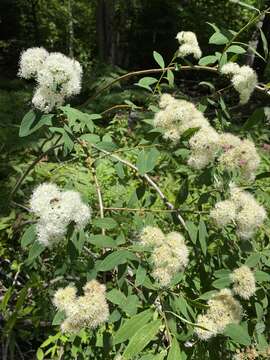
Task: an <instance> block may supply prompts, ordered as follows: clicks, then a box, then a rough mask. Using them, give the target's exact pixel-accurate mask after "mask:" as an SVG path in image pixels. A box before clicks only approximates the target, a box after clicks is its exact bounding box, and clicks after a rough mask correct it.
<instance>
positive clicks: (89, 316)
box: [53, 280, 109, 333]
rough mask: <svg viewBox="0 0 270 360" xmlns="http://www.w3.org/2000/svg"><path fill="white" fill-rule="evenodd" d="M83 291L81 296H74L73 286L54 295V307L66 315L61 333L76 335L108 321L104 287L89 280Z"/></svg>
mask: <svg viewBox="0 0 270 360" xmlns="http://www.w3.org/2000/svg"><path fill="white" fill-rule="evenodd" d="M83 289H84V295H82V296H76V288H74V287H73V286H68V287H66V288H64V289H59V290H57V291H56V293H55V295H54V298H53V303H54V305H55V306H56V307H57V309H58V310H61V311H64V312H65V314H66V319H65V320H64V321H63V323H62V324H61V329H62V331H63V332H68V333H76V332H78V331H80V330H81V329H83V328H85V327H86V328H91V329H94V328H96V327H97V326H99V325H100V324H102V323H104V322H105V321H107V320H108V317H109V307H108V304H107V301H106V295H105V292H106V288H105V286H104V285H102V284H100V283H99V282H98V281H96V280H91V281H89V282H87V283H86V285H85V286H84V288H83Z"/></svg>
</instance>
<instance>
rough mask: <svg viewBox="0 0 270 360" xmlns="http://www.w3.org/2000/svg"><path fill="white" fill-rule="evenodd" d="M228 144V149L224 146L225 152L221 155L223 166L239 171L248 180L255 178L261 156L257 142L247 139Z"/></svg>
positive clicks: (220, 160) (220, 161)
mask: <svg viewBox="0 0 270 360" xmlns="http://www.w3.org/2000/svg"><path fill="white" fill-rule="evenodd" d="M231 140H233V142H234V143H233V142H231V143H230V144H228V147H227V149H225V146H224V147H223V150H225V151H224V152H223V154H222V155H221V156H220V157H219V163H220V165H221V167H223V168H225V169H227V170H235V171H238V172H239V174H240V175H241V177H243V178H245V179H247V180H254V178H255V173H256V170H257V168H258V166H259V164H260V157H259V155H258V153H257V150H256V147H255V144H254V143H253V142H252V141H250V140H247V139H244V140H240V142H239V141H237V140H236V139H233V138H231Z"/></svg>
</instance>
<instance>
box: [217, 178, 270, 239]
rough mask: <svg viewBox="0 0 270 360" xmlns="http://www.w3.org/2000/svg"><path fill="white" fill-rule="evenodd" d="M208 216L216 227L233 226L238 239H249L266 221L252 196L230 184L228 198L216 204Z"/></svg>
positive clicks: (264, 213) (261, 208)
mask: <svg viewBox="0 0 270 360" xmlns="http://www.w3.org/2000/svg"><path fill="white" fill-rule="evenodd" d="M210 216H211V217H212V218H213V220H214V221H215V223H216V225H217V226H218V227H220V228H222V227H223V226H226V225H228V224H235V225H236V229H237V233H238V235H239V237H240V238H242V239H250V238H251V237H252V236H253V235H254V234H255V233H256V231H257V229H258V228H259V227H260V226H261V225H262V224H263V222H264V220H265V219H266V211H265V209H264V207H263V206H261V205H260V204H258V202H257V201H256V199H255V198H254V196H252V195H251V194H250V193H248V192H246V191H243V190H241V189H239V188H238V187H236V186H235V185H234V184H231V185H230V198H229V199H228V200H225V201H221V202H218V203H217V204H216V205H215V208H214V209H213V210H212V211H211V212H210Z"/></svg>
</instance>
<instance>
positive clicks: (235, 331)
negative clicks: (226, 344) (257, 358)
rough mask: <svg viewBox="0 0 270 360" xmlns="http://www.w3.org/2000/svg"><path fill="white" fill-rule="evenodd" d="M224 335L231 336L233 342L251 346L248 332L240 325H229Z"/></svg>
mask: <svg viewBox="0 0 270 360" xmlns="http://www.w3.org/2000/svg"><path fill="white" fill-rule="evenodd" d="M224 335H226V336H229V337H230V338H231V339H232V341H234V342H235V343H237V344H241V345H246V346H247V345H250V342H251V341H250V337H249V334H248V332H247V330H246V329H245V328H244V327H243V326H241V325H238V324H229V325H227V326H226V328H225V330H224Z"/></svg>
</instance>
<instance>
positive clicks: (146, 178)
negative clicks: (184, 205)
mask: <svg viewBox="0 0 270 360" xmlns="http://www.w3.org/2000/svg"><path fill="white" fill-rule="evenodd" d="M89 144H90V146H92V147H93V148H95V149H97V150H98V151H100V152H102V153H104V154H106V155H108V156H110V157H112V158H113V159H115V160H117V161H119V162H121V163H122V164H125V165H126V166H128V167H130V168H131V169H133V170H135V171H136V173H137V174H138V176H139V177H142V178H144V179H145V180H146V181H147V182H148V183H149V184H150V185H151V186H152V187H153V188H154V189H155V190H156V192H157V193H158V195H159V196H160V198H161V199H162V200H163V202H164V204H165V205H166V206H167V208H168V209H169V210H176V211H175V212H176V215H177V218H178V219H179V221H180V222H181V224H182V225H183V227H184V228H185V229H186V230H187V227H186V224H185V221H184V219H183V218H182V216H181V214H180V212H179V210H178V209H175V208H174V206H173V204H172V203H170V202H169V200H168V199H167V198H166V196H165V195H164V194H163V192H162V191H161V189H160V188H159V187H158V185H157V184H156V183H155V182H154V180H152V179H151V177H150V176H149V175H147V174H143V175H141V174H139V169H138V168H137V166H135V165H133V164H132V163H131V162H129V161H127V160H124V159H122V158H120V157H119V156H117V155H114V154H111V153H110V152H109V151H107V150H104V149H101V148H99V147H98V146H96V145H95V144H92V143H89Z"/></svg>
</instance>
